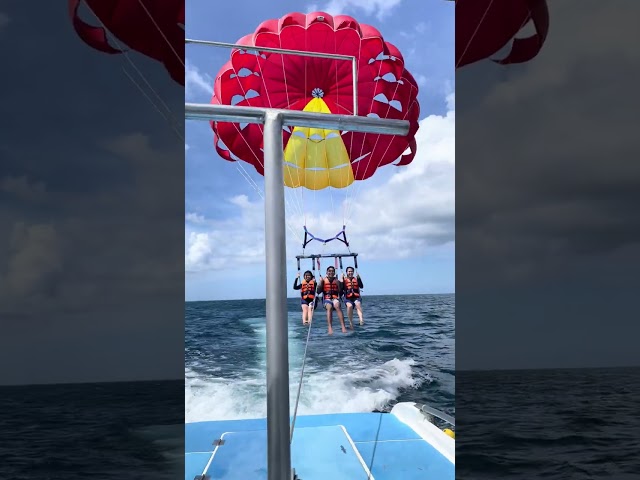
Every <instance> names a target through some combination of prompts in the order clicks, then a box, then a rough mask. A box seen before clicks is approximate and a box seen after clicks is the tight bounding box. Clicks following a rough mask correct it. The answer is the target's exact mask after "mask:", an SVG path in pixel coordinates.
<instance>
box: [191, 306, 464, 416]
mask: <svg viewBox="0 0 640 480" xmlns="http://www.w3.org/2000/svg"><path fill="white" fill-rule="evenodd" d="M343 311H344V312H345V317H346V311H345V310H344V308H343ZM363 311H364V318H365V325H364V326H359V325H358V317H357V314H356V313H354V327H355V330H354V331H353V332H351V331H349V330H348V331H347V332H348V333H347V334H343V333H341V331H340V328H339V327H336V326H337V325H339V322H338V319H337V317H335V315H334V317H335V318H334V323H333V325H334V334H333V335H332V336H329V335H327V322H326V313H325V312H324V311H322V310H317V311H316V312H315V314H314V317H313V324H312V326H311V336H310V339H309V346H308V351H307V359H306V365H305V374H304V379H303V382H302V391H301V394H300V403H299V406H298V414H299V415H305V414H321V413H345V412H372V411H389V410H390V409H391V407H392V406H393V404H395V403H396V402H407V401H412V402H419V403H428V404H429V405H432V406H434V407H435V408H438V409H441V410H443V411H445V412H446V413H449V414H451V415H455V296H454V295H402V296H367V297H365V298H364V300H363ZM288 312H289V316H288V329H289V371H290V385H291V388H290V394H291V398H290V402H291V408H292V409H293V406H294V404H295V398H296V394H297V388H298V384H299V380H300V371H301V367H302V359H303V354H304V349H305V342H306V339H307V333H308V327H306V326H303V325H302V316H301V309H300V300H299V298H294V299H289V301H288ZM345 321H346V318H345ZM265 334H266V331H265V301H264V300H238V301H212V302H188V303H187V304H186V306H185V377H186V379H185V416H186V421H187V422H196V421H203V420H223V419H224V420H228V419H241V418H259V417H264V416H265V415H266V378H265V372H266V363H265V355H266V346H265Z"/></svg>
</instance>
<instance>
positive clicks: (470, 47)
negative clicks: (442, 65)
mask: <svg viewBox="0 0 640 480" xmlns="http://www.w3.org/2000/svg"><path fill="white" fill-rule="evenodd" d="M529 21H532V22H533V25H534V27H535V29H536V33H535V34H534V35H532V36H530V37H527V38H515V39H514V37H515V36H516V34H517V33H518V32H519V31H520V30H522V29H523V28H524V26H525V25H526V24H527V23H528V22H529ZM548 31H549V11H548V9H547V3H546V0H456V68H459V67H463V66H465V65H468V64H470V63H474V62H477V61H479V60H484V59H485V58H489V57H490V56H492V55H494V54H495V53H496V52H498V50H500V49H501V48H503V47H504V46H505V45H507V43H508V42H509V41H510V40H512V39H513V45H512V48H511V51H510V53H509V55H507V56H506V57H505V58H503V59H501V60H493V61H494V62H496V63H499V64H501V65H508V64H512V63H523V62H527V61H529V60H531V59H533V58H534V57H535V56H536V55H537V54H538V52H540V49H542V45H543V44H544V41H545V40H546V38H547V33H548Z"/></svg>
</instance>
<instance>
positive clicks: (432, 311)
mask: <svg viewBox="0 0 640 480" xmlns="http://www.w3.org/2000/svg"><path fill="white" fill-rule="evenodd" d="M365 302H366V303H365V321H366V324H365V326H364V327H363V328H359V327H358V326H356V331H355V332H354V333H350V334H347V335H343V334H341V333H340V331H339V330H336V332H335V334H334V335H333V336H332V337H329V336H328V335H326V322H325V320H324V316H323V315H318V313H320V314H321V313H322V312H317V314H316V316H314V325H313V326H312V327H311V328H312V335H311V339H310V343H309V352H308V364H307V370H306V372H305V373H306V374H305V379H304V382H303V390H302V394H301V405H300V409H299V412H300V413H322V412H354V411H357V412H360V411H375V410H378V411H388V410H389V409H390V408H391V406H392V405H393V404H394V403H395V402H401V401H415V402H424V403H428V404H430V405H433V406H435V407H436V408H440V409H442V410H444V411H446V412H448V413H450V414H454V415H455V416H456V424H457V425H456V472H457V475H459V476H460V477H461V478H473V479H478V480H483V479H487V480H488V479H496V478H500V479H511V478H513V479H520V478H528V479H534V478H545V479H551V480H564V479H567V478H616V479H621V480H627V479H628V480H631V479H636V478H638V472H640V455H638V452H640V441H639V436H638V433H637V432H638V431H640V415H638V405H640V368H617V369H615V368H612V369H583V370H578V369H576V370H531V371H493V372H458V374H457V375H456V374H455V372H454V358H455V355H454V345H455V342H454V296H453V295H432V296H430V295H424V296H402V297H373V296H372V297H367V298H366V299H365ZM289 312H290V314H289V332H290V358H291V369H292V374H291V381H292V382H291V383H292V400H293V399H295V397H294V395H295V389H296V387H297V382H298V378H299V377H298V376H299V371H300V361H301V356H302V352H303V351H304V342H305V340H306V327H303V326H302V325H301V317H300V314H299V307H298V305H297V302H295V300H291V301H290V302H289ZM185 321H186V327H185V328H186V332H187V335H186V338H185V349H186V350H185V351H186V353H185V375H186V378H185V381H184V382H183V381H170V382H130V383H100V384H76V385H42V386H21V387H0V478H2V479H5V478H6V479H12V480H14V479H15V480H27V479H33V478H37V479H39V480H54V479H55V480H58V479H60V480H80V479H86V478H89V477H91V478H100V479H114V480H115V479H118V480H126V479H136V480H146V479H149V480H152V479H153V480H164V479H179V478H183V476H184V438H183V435H184V421H185V419H186V421H197V420H208V419H230V418H249V417H256V416H263V415H264V413H265V408H266V407H265V404H266V399H265V391H264V366H265V365H264V354H265V351H264V333H265V332H264V300H255V301H254V300H247V301H228V302H193V303H187V304H186V306H185ZM455 381H457V386H458V388H457V390H456V389H455V388H454V385H455V383H456V382H455ZM183 395H184V396H183ZM292 406H293V403H292Z"/></svg>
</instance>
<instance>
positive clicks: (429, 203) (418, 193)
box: [185, 94, 455, 272]
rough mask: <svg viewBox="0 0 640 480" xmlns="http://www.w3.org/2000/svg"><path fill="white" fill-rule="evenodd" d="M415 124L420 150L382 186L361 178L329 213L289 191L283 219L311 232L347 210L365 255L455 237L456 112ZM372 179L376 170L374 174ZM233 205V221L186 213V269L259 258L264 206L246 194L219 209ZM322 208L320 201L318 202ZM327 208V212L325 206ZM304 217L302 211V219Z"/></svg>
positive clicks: (413, 250)
mask: <svg viewBox="0 0 640 480" xmlns="http://www.w3.org/2000/svg"><path fill="white" fill-rule="evenodd" d="M448 104H449V107H450V111H449V112H448V113H447V114H446V115H445V116H437V115H432V116H429V117H427V118H425V119H423V120H422V121H421V122H420V129H419V130H418V134H417V136H416V139H417V143H418V153H417V155H416V157H415V158H414V160H413V162H412V163H411V164H409V165H408V166H406V167H401V168H397V167H392V166H389V167H386V169H385V170H387V171H390V172H393V174H392V175H390V179H389V181H388V182H386V183H384V184H382V185H376V186H371V185H367V184H368V181H365V182H358V183H357V184H355V185H353V186H351V187H350V196H349V197H347V199H346V200H344V201H343V203H342V205H341V206H339V205H336V207H335V208H333V209H331V212H326V208H321V209H320V210H321V211H320V212H314V211H311V210H309V211H307V210H306V209H305V211H303V212H301V211H299V209H298V208H295V207H294V205H293V203H295V202H293V199H294V197H293V196H289V200H290V202H289V209H288V214H287V221H288V224H289V225H290V226H293V225H304V224H306V225H314V233H315V234H319V233H318V232H333V233H331V236H332V235H333V234H334V233H336V232H334V230H336V220H335V219H336V217H335V215H334V213H335V212H337V211H345V209H346V211H349V212H351V214H350V215H349V220H348V226H347V228H348V232H349V239H350V242H351V244H352V245H353V246H354V247H356V250H358V251H365V252H366V254H367V257H368V258H369V259H375V258H377V259H390V258H396V259H397V258H408V257H414V256H421V255H424V254H425V252H426V251H427V250H428V249H429V248H430V247H438V246H442V245H445V244H450V243H452V242H453V241H454V239H455V221H454V217H455V201H454V200H455V185H454V179H455V112H454V111H453V108H454V96H453V94H451V95H450V96H449V97H448ZM374 178H375V175H374ZM229 206H235V208H233V209H232V212H231V218H232V220H224V221H215V220H210V219H206V218H205V217H204V216H203V215H202V214H195V213H189V214H188V215H187V218H186V230H187V233H186V248H185V267H186V269H187V271H189V272H200V271H206V270H223V269H228V268H231V267H233V266H234V265H236V264H262V263H264V207H263V203H262V201H256V202H252V201H250V200H249V199H248V197H247V196H245V195H240V196H236V197H232V198H229V199H227V201H226V205H223V206H222V207H223V208H225V209H226V208H227V207H229ZM321 206H322V204H321ZM322 210H324V211H322ZM302 215H305V217H304V218H303V216H302ZM287 233H288V234H287V241H288V245H287V251H289V252H292V251H298V250H299V249H300V239H299V238H296V237H295V236H294V235H290V233H293V231H292V230H291V229H290V230H289V231H288V232H287Z"/></svg>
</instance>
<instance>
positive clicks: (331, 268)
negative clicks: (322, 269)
mask: <svg viewBox="0 0 640 480" xmlns="http://www.w3.org/2000/svg"><path fill="white" fill-rule="evenodd" d="M329 270H333V271H334V272H335V271H336V267H327V272H328V271H329Z"/></svg>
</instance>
